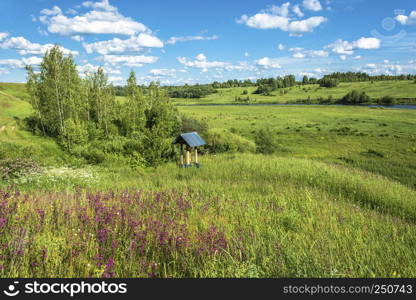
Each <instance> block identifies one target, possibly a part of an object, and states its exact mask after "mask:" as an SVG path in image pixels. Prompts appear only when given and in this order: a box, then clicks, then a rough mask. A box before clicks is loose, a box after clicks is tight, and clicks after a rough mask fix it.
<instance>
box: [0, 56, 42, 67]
mask: <svg viewBox="0 0 416 300" xmlns="http://www.w3.org/2000/svg"><path fill="white" fill-rule="evenodd" d="M41 62H42V58H40V57H37V56H32V57H28V58H22V59H14V58H13V59H0V66H7V67H9V68H10V69H23V68H24V67H25V66H27V65H39V64H40V63H41Z"/></svg>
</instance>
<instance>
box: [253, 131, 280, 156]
mask: <svg viewBox="0 0 416 300" xmlns="http://www.w3.org/2000/svg"><path fill="white" fill-rule="evenodd" d="M255 143H256V146H257V148H256V150H257V152H258V153H262V154H273V153H275V152H276V151H277V148H278V144H277V141H276V137H275V135H274V134H273V131H271V130H270V129H269V128H264V129H260V130H259V131H257V132H256V137H255Z"/></svg>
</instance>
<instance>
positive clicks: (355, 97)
mask: <svg viewBox="0 0 416 300" xmlns="http://www.w3.org/2000/svg"><path fill="white" fill-rule="evenodd" d="M370 101H371V98H370V97H369V96H368V95H367V94H366V93H365V92H359V91H356V90H353V91H351V92H349V93H348V94H346V95H345V96H344V97H342V99H341V100H340V103H342V104H363V103H369V102H370Z"/></svg>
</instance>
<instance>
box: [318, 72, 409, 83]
mask: <svg viewBox="0 0 416 300" xmlns="http://www.w3.org/2000/svg"><path fill="white" fill-rule="evenodd" d="M322 79H336V80H338V81H339V82H363V81H384V80H413V79H416V75H411V74H407V75H404V74H402V75H374V76H370V75H368V74H367V73H364V72H335V73H332V74H328V75H325V76H324V77H323V78H322Z"/></svg>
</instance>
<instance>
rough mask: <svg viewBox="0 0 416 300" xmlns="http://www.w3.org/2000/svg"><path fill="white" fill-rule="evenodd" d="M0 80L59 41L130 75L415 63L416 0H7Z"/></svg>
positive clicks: (0, 21)
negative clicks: (133, 72)
mask: <svg viewBox="0 0 416 300" xmlns="http://www.w3.org/2000/svg"><path fill="white" fill-rule="evenodd" d="M0 12H1V18H0V81H2V82H23V81H25V71H24V66H25V65H27V64H30V65H34V66H35V67H36V65H38V64H39V62H40V61H41V57H42V55H43V54H44V53H45V51H47V50H48V49H49V48H50V47H51V46H52V45H53V44H56V43H57V44H59V45H61V46H62V47H63V50H64V52H65V53H66V54H72V55H73V56H74V58H75V61H76V63H77V64H78V67H79V71H80V72H81V73H82V74H84V72H89V71H94V70H95V69H96V68H97V67H98V66H102V67H103V68H104V69H105V71H106V73H107V75H108V77H109V80H110V81H111V82H113V83H114V84H124V83H125V80H126V78H127V76H128V74H129V72H130V70H134V71H135V72H136V74H137V76H138V78H139V81H140V82H141V83H149V82H150V81H160V82H161V83H162V84H183V83H190V84H193V83H206V82H212V81H225V80H228V79H235V78H237V79H247V78H248V79H256V78H261V77H271V76H272V77H276V76H282V75H286V74H294V75H296V76H297V77H298V78H300V77H302V76H303V75H308V76H313V77H321V76H323V75H324V74H327V73H331V72H334V71H364V72H368V73H370V74H402V73H404V74H408V73H411V74H414V73H416V2H415V1H413V0H411V1H410V0H395V1H387V0H383V1H374V0H290V1H289V0H288V1H265V0H256V1H234V0H227V1H219V0H218V1H217V0H210V1H191V0H177V1H167V0H166V1H164V0H163V1H161V0H159V1H128V0H110V1H109V0H91V1H83V0H71V1H69V0H61V1H56V0H55V1H52V0H19V1H16V0H1V2H0Z"/></svg>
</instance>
